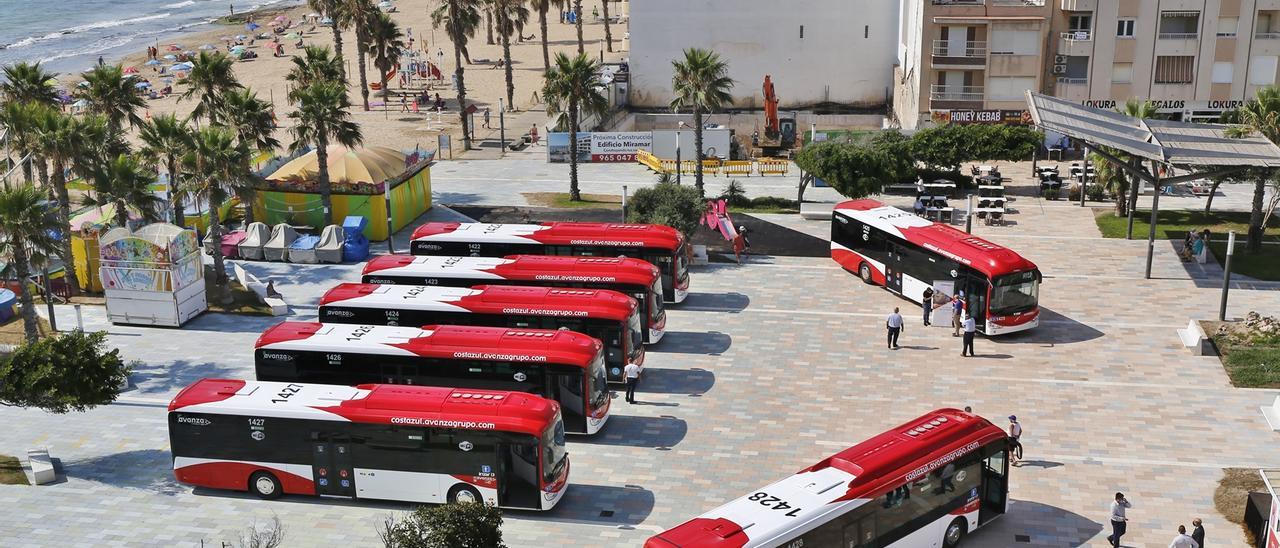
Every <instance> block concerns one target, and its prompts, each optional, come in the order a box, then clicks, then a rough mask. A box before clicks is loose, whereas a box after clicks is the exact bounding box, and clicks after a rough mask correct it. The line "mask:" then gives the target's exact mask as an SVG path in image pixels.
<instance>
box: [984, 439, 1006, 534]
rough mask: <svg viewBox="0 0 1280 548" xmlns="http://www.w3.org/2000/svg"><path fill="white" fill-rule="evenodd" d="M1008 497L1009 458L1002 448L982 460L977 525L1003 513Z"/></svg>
mask: <svg viewBox="0 0 1280 548" xmlns="http://www.w3.org/2000/svg"><path fill="white" fill-rule="evenodd" d="M1008 497H1009V459H1008V453H1007V452H1006V450H1005V449H1004V448H1001V449H1000V450H999V451H996V452H995V453H994V454H992V455H991V456H989V457H987V458H986V459H984V460H983V461H982V506H981V507H980V509H979V510H978V525H983V524H985V523H986V522H988V521H991V520H992V519H995V518H996V517H998V516H1000V515H1002V514H1004V512H1005V508H1006V507H1007V503H1008V500H1007V499H1008Z"/></svg>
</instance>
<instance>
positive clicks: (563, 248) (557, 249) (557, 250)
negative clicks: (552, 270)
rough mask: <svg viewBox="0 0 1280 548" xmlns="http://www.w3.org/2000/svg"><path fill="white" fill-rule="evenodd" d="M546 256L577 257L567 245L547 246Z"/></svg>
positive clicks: (571, 247)
mask: <svg viewBox="0 0 1280 548" xmlns="http://www.w3.org/2000/svg"><path fill="white" fill-rule="evenodd" d="M546 249H547V254H548V255H577V254H578V253H574V248H573V246H568V245H549V246H547V248H546Z"/></svg>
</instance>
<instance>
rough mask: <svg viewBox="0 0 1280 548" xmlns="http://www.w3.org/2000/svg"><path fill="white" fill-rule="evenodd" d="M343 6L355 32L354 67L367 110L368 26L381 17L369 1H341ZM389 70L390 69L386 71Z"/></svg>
mask: <svg viewBox="0 0 1280 548" xmlns="http://www.w3.org/2000/svg"><path fill="white" fill-rule="evenodd" d="M341 1H342V4H343V8H342V10H343V12H345V13H346V14H347V15H348V16H349V17H350V19H351V26H352V27H353V28H354V30H355V31H356V66H357V67H358V68H359V70H360V98H361V100H362V101H363V102H364V110H365V111H366V112H367V111H368V110H369V77H368V75H367V73H366V68H365V57H366V56H367V55H369V48H370V44H369V42H370V41H371V38H370V36H369V26H370V25H372V24H373V21H374V19H375V18H377V17H378V16H379V15H382V12H380V11H378V8H376V7H374V5H373V2H370V1H369V0H341ZM388 70H390V69H388ZM382 85H383V89H385V88H386V85H387V82H386V79H385V78H384V79H383V82H382Z"/></svg>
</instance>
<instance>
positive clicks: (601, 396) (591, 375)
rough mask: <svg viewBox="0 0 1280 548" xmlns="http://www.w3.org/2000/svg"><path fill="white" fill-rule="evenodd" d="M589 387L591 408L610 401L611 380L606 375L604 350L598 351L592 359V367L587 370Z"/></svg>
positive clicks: (601, 405)
mask: <svg viewBox="0 0 1280 548" xmlns="http://www.w3.org/2000/svg"><path fill="white" fill-rule="evenodd" d="M587 376H588V379H587V389H588V392H587V393H588V394H589V395H590V397H591V408H592V409H600V408H602V407H604V405H605V403H606V402H608V401H609V386H608V384H609V381H608V380H607V379H606V378H605V376H604V351H603V350H602V351H600V352H598V353H596V358H595V359H594V360H591V369H590V370H589V371H587Z"/></svg>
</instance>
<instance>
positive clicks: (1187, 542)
mask: <svg viewBox="0 0 1280 548" xmlns="http://www.w3.org/2000/svg"><path fill="white" fill-rule="evenodd" d="M1169 548H1200V543H1199V542H1196V539H1193V538H1191V535H1188V534H1187V527H1186V526H1185V525H1179V526H1178V536H1176V537H1173V542H1170V543H1169Z"/></svg>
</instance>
